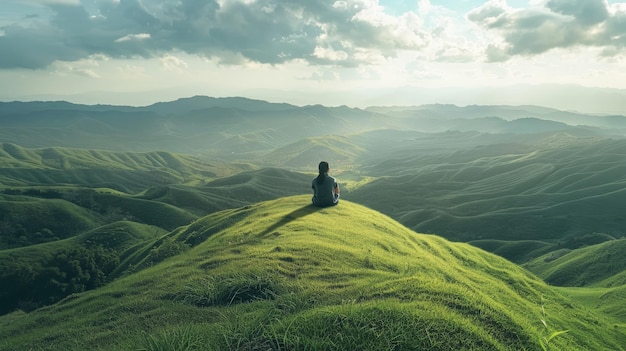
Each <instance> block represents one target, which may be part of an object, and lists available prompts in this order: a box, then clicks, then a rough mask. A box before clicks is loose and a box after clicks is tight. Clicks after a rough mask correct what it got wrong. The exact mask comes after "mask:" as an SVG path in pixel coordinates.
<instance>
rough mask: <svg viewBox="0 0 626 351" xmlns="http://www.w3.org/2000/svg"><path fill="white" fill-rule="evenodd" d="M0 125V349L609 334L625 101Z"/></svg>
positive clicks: (198, 102)
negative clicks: (335, 192) (317, 180)
mask: <svg viewBox="0 0 626 351" xmlns="http://www.w3.org/2000/svg"><path fill="white" fill-rule="evenodd" d="M0 126H1V127H2V128H0V282H1V285H2V287H3V288H2V290H1V291H0V301H2V305H1V306H0V314H2V315H1V316H0V326H1V327H0V330H3V331H1V332H0V340H2V341H0V349H7V350H8V349H11V350H21V349H23V350H27V349H33V348H35V349H38V348H41V349H47V346H46V345H54V348H53V349H84V348H94V347H95V345H99V346H98V347H99V348H100V349H103V350H104V349H107V350H108V349H110V350H112V349H120V348H122V349H128V348H131V349H158V346H159V345H162V344H166V343H170V342H181V343H184V342H192V343H194V342H195V343H198V345H200V344H206V343H213V344H215V345H217V346H216V347H215V349H216V350H218V349H228V348H231V349H232V348H233V347H234V345H239V347H235V348H240V349H250V350H252V349H255V348H254V345H257V346H259V347H261V346H262V347H265V348H266V349H302V348H312V349H329V347H330V345H333V344H336V343H338V342H339V341H338V339H333V337H332V336H331V335H333V331H330V330H326V328H327V326H328V325H334V326H335V328H336V329H335V330H340V331H341V333H343V334H342V335H344V336H345V339H344V341H343V342H344V343H339V344H336V345H340V346H338V348H337V349H341V348H342V347H344V348H345V347H349V348H355V347H356V348H359V347H362V346H363V345H362V344H360V343H361V342H363V343H369V344H370V345H374V346H370V348H371V349H380V348H398V349H415V348H428V349H434V350H435V349H438V350H448V349H456V348H458V347H460V346H459V345H465V347H466V348H467V349H481V350H519V349H528V350H534V349H541V348H543V349H549V350H552V349H555V350H556V349H572V350H585V349H607V350H608V349H611V350H620V349H623V345H626V332H625V330H626V329H625V328H626V308H625V307H624V304H623V299H624V297H625V296H626V293H625V289H626V276H625V275H624V274H625V272H626V270H625V269H624V268H625V267H626V258H624V257H623V255H620V253H621V252H623V249H622V247H623V246H624V243H625V242H626V241H625V239H624V235H625V232H626V217H624V216H623V211H622V210H621V205H622V204H623V203H626V190H625V189H626V178H624V174H625V173H626V161H625V157H624V156H626V138H625V135H626V117H625V116H596V115H585V114H580V113H574V112H566V111H558V110H554V109H548V108H543V107H537V106H465V107H459V106H452V105H423V106H406V107H401V106H395V107H389V106H387V107H376V106H375V107H370V108H367V109H356V108H349V107H347V106H338V107H325V106H321V105H312V106H294V105H289V104H282V103H269V102H266V101H258V100H250V99H245V98H209V97H201V96H196V97H192V98H186V99H179V100H177V101H172V102H164V103H158V104H154V105H150V106H145V107H130V106H108V105H94V106H88V105H75V104H69V103H65V102H31V103H17V102H15V103H0ZM320 160H327V161H329V162H330V165H331V173H332V174H333V175H334V176H336V177H337V178H338V180H339V182H340V186H341V187H342V197H341V199H342V200H341V201H342V202H341V203H340V205H339V206H338V207H337V208H336V209H335V208H333V209H323V210H316V209H314V208H311V207H310V206H308V203H309V202H310V193H311V190H310V182H311V180H312V179H313V177H314V176H315V175H316V174H317V170H316V168H317V163H318V162H319V161H320ZM235 291H236V293H235ZM242 291H246V294H248V295H242V294H243V293H240V292H242ZM104 306H109V307H106V308H105V307H104ZM79 311H80V312H79ZM416 311H421V312H416ZM542 311H543V312H542ZM546 311H547V312H546ZM542 314H543V315H542ZM546 314H547V315H546ZM166 316H167V317H168V318H166ZM238 316H245V317H238ZM375 316H378V317H375ZM438 316H445V317H443V318H441V317H438ZM240 318H245V319H247V320H241V319H240ZM377 318H380V320H378V319H377ZM546 320H548V321H549V323H547V322H546ZM542 321H543V323H542ZM407 324H408V325H412V326H413V327H414V330H428V331H429V333H431V334H429V335H431V336H430V337H425V336H424V335H423V334H419V333H416V334H411V333H412V332H409V331H407V330H404V329H402V326H403V325H404V326H405V325H407ZM254 325H262V326H263V327H256V329H255V327H254ZM309 325H313V326H315V327H314V328H310V327H307V326H309ZM471 325H474V326H473V327H472V326H471ZM364 330H366V332H364ZM565 330H567V332H563V333H559V332H560V331H565ZM554 333H557V334H554ZM121 335H125V336H124V337H123V338H120V336H121ZM146 335H147V336H146ZM359 335H360V336H361V337H363V339H362V340H360V339H359V337H357V336H359ZM363 335H366V336H367V337H364V336H363ZM376 335H379V336H382V337H380V338H378V337H376ZM448 335H454V337H452V338H450V337H449V336H448ZM550 336H552V337H553V338H550ZM152 343H155V344H154V345H153V344H152ZM314 345H316V346H314ZM183 346H184V345H182V344H181V345H180V347H183ZM188 349H191V350H194V349H198V348H194V347H191V346H189V348H188ZM331 349H332V348H331Z"/></svg>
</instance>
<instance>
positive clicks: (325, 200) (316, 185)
mask: <svg viewBox="0 0 626 351" xmlns="http://www.w3.org/2000/svg"><path fill="white" fill-rule="evenodd" d="M318 168H319V175H318V176H317V177H315V179H313V183H312V185H311V188H312V189H313V199H312V201H313V205H315V206H319V207H327V206H335V205H337V204H338V203H339V185H337V180H336V179H335V178H334V177H331V176H330V175H328V171H330V166H329V165H328V162H326V161H322V162H320V164H319V166H318Z"/></svg>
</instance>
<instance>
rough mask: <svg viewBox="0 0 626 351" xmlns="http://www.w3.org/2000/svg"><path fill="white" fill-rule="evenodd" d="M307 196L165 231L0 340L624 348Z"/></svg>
mask: <svg viewBox="0 0 626 351" xmlns="http://www.w3.org/2000/svg"><path fill="white" fill-rule="evenodd" d="M309 201H310V199H309V196H308V195H302V196H293V197H286V198H281V199H277V200H272V201H267V202H261V203H257V204H254V205H252V206H245V207H241V208H238V209H232V210H225V211H221V212H217V213H214V214H211V215H208V216H206V217H202V218H200V219H198V220H197V221H195V222H194V223H192V224H190V225H187V226H184V227H180V228H178V229H176V230H174V231H172V232H169V233H168V234H166V236H167V238H164V239H168V240H170V241H171V240H174V241H176V242H177V243H179V244H181V245H182V246H186V247H188V249H187V250H186V251H184V252H183V253H181V254H178V255H175V256H172V257H170V258H168V259H166V260H164V261H162V262H160V263H156V264H154V265H152V266H151V267H149V268H146V269H143V270H140V271H138V272H136V273H132V274H128V275H126V276H124V277H122V278H119V279H117V280H115V281H113V282H112V283H109V284H108V285H106V286H104V287H101V288H98V289H96V290H93V291H89V292H84V293H80V294H74V295H71V296H69V297H67V298H65V299H64V300H62V301H60V302H58V303H56V304H54V305H51V306H48V307H43V308H40V309H38V310H35V311H33V312H31V313H28V314H26V313H23V312H15V313H11V314H8V315H4V316H0V349H2V350H39V349H42V350H87V349H88V350H226V349H238V350H260V349H264V350H267V349H274V350H389V349H394V350H420V349H423V350H541V349H542V348H543V349H546V350H623V349H624V348H623V345H626V337H625V336H624V330H623V326H620V325H616V324H614V323H613V322H612V320H609V319H607V317H604V316H603V315H596V314H593V313H592V312H589V311H588V310H585V309H584V308H582V307H580V306H578V305H576V304H574V303H572V302H571V300H568V299H567V298H565V297H563V296H562V295H560V294H559V293H557V292H556V291H555V290H554V288H552V287H550V286H548V285H546V284H545V283H544V282H543V281H541V280H540V279H539V278H537V277H535V276H533V275H531V274H530V273H528V271H526V270H524V269H522V268H521V267H519V266H516V265H514V264H512V263H510V262H508V261H506V260H504V259H502V258H500V257H498V256H495V255H493V254H490V253H487V252H485V251H482V250H480V249H478V248H475V247H472V246H470V245H468V244H462V243H452V242H449V241H447V240H445V239H443V238H439V237H436V236H432V235H424V234H416V233H414V232H412V231H410V230H409V229H407V228H406V227H404V226H403V225H401V224H399V223H398V222H396V221H394V220H392V219H390V218H389V217H386V216H384V215H382V214H380V213H379V212H376V211H373V210H370V209H368V208H366V207H364V206H361V205H357V204H354V203H351V202H348V201H343V202H342V203H341V204H340V205H339V206H338V207H334V208H327V209H316V208H313V207H311V206H309V205H308V204H309ZM160 242H163V243H164V242H167V240H162V241H160ZM183 244H184V245H183ZM155 245H156V244H155ZM155 249H158V247H155ZM565 330H568V332H566V333H561V332H562V331H565Z"/></svg>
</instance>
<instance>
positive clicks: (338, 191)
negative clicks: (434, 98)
mask: <svg viewBox="0 0 626 351" xmlns="http://www.w3.org/2000/svg"><path fill="white" fill-rule="evenodd" d="M340 192H341V190H340V189H339V184H337V182H335V194H337V195H339V193H340Z"/></svg>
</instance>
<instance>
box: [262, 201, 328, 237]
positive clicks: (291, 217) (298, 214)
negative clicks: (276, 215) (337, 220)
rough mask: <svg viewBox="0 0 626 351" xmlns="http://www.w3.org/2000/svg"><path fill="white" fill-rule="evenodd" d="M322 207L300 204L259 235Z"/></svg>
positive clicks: (270, 231)
mask: <svg viewBox="0 0 626 351" xmlns="http://www.w3.org/2000/svg"><path fill="white" fill-rule="evenodd" d="M321 209H322V207H317V206H313V204H309V205H306V206H302V207H300V208H299V209H297V210H294V211H292V212H290V213H288V214H286V215H285V216H284V217H283V218H281V219H280V220H279V221H278V222H276V223H274V224H272V225H271V226H270V227H268V228H267V229H266V230H264V231H263V232H262V233H261V234H260V235H261V236H265V235H267V234H270V233H274V232H275V231H276V230H277V229H278V228H280V227H282V226H284V225H286V224H288V223H290V222H292V221H295V220H296V219H298V218H302V217H304V216H307V215H310V214H311V213H314V212H317V211H319V210H321Z"/></svg>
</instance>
